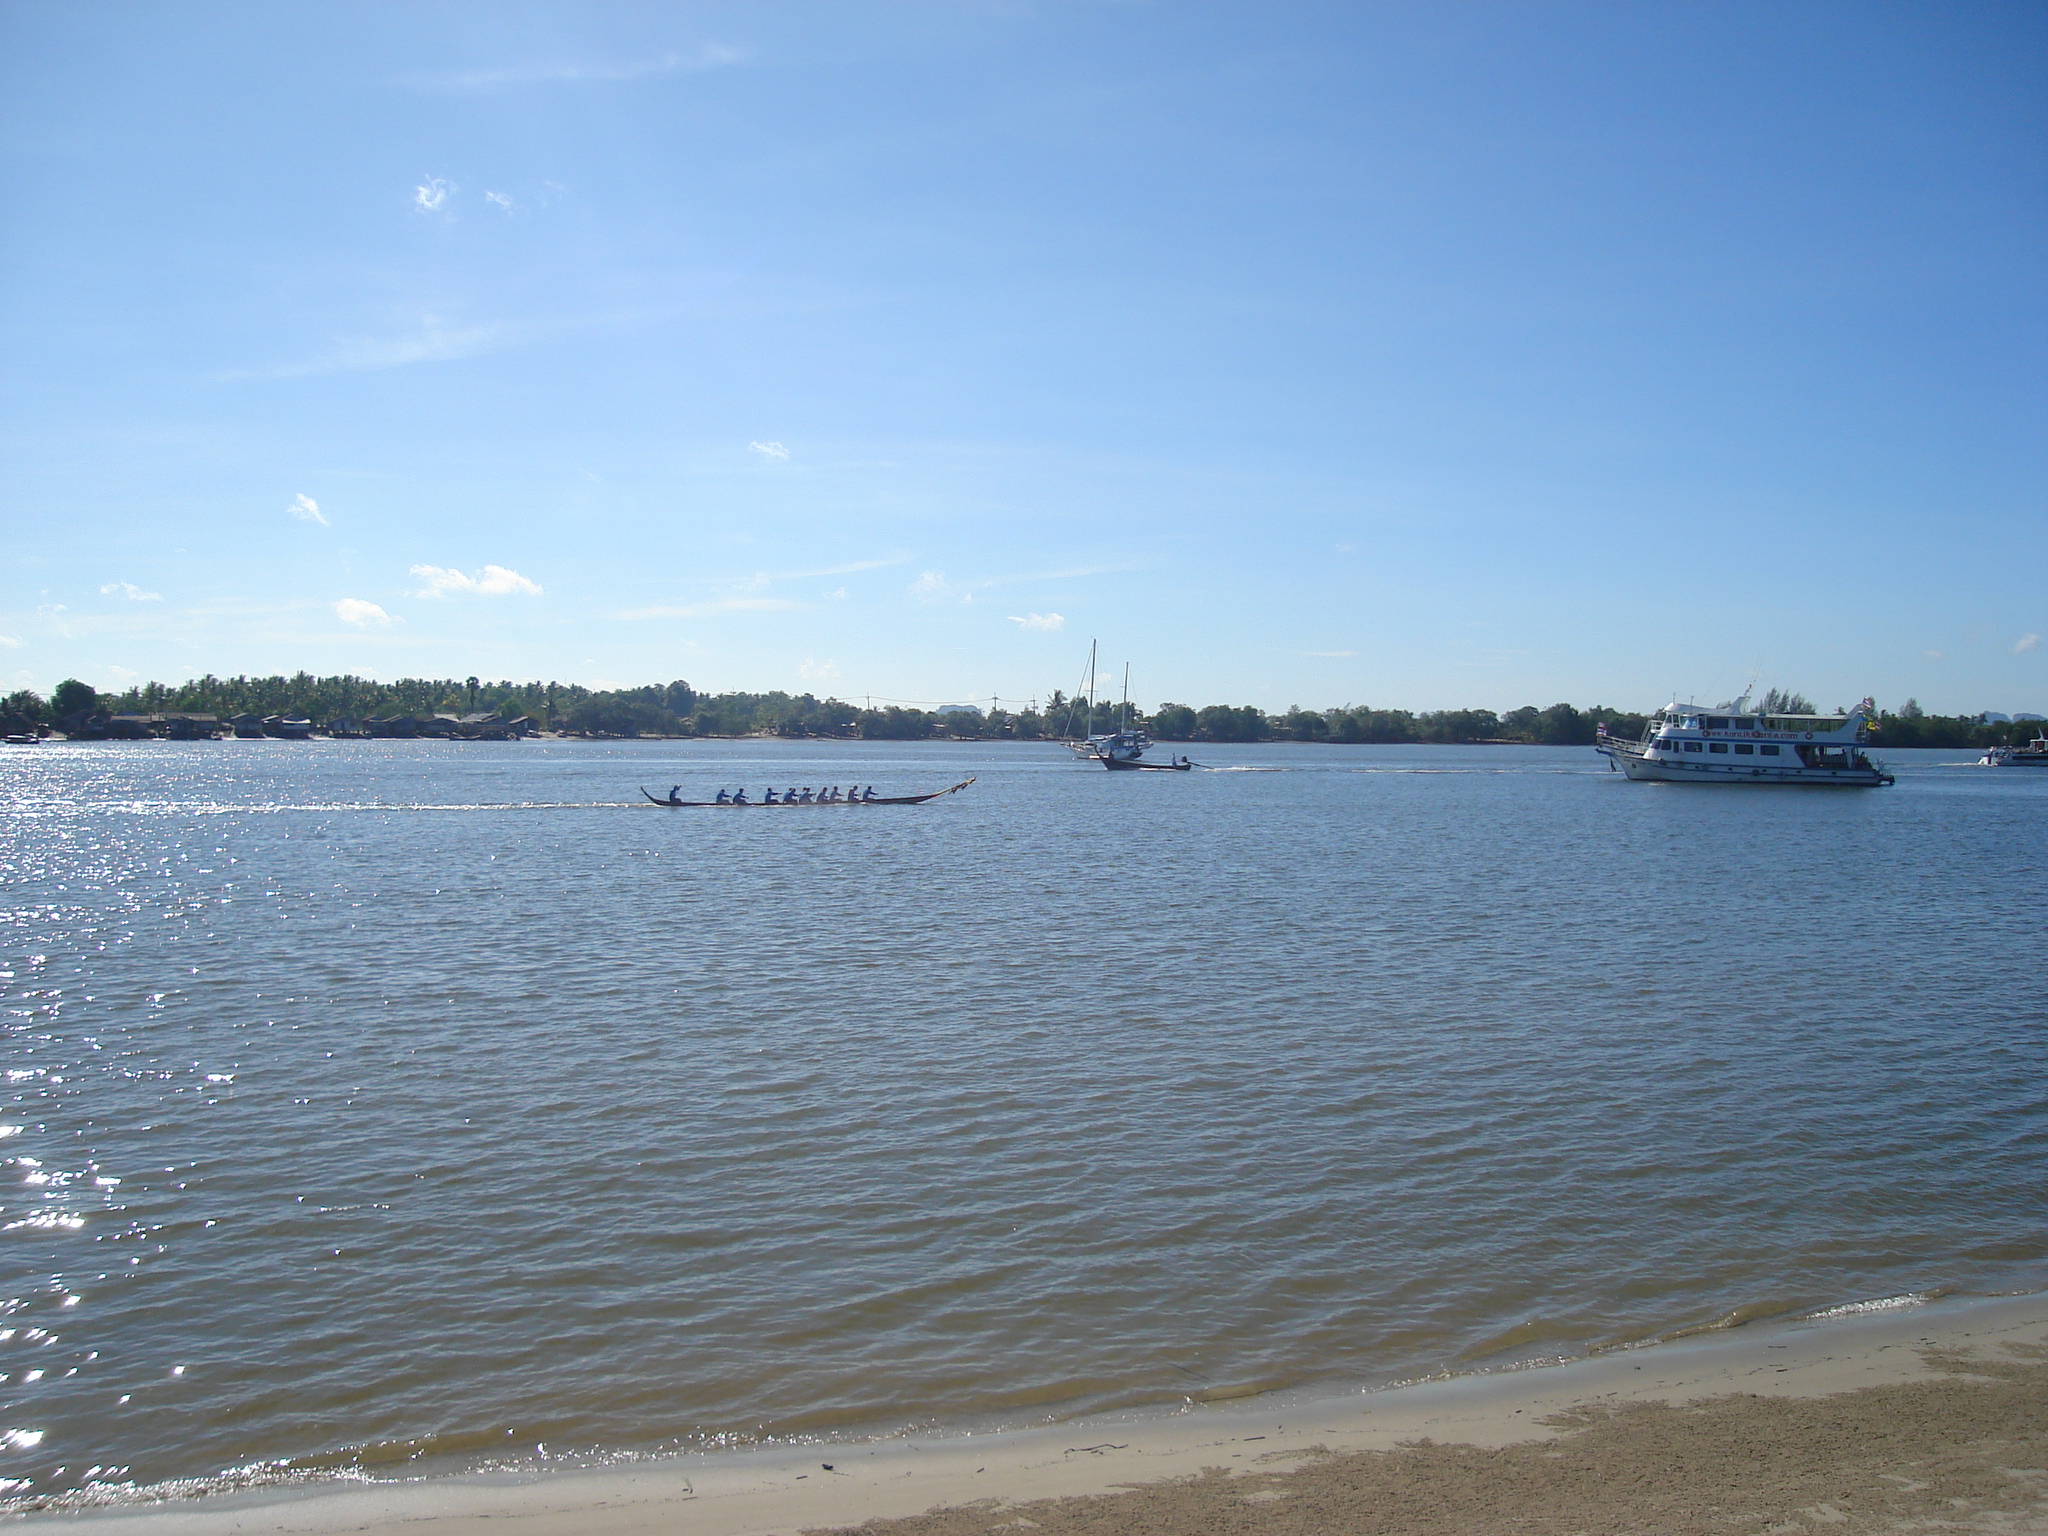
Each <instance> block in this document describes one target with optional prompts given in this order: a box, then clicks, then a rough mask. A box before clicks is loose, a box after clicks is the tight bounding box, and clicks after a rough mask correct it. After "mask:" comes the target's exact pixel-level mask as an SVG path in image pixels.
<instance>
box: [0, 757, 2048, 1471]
mask: <svg viewBox="0 0 2048 1536" xmlns="http://www.w3.org/2000/svg"><path fill="white" fill-rule="evenodd" d="M1196 755H1197V756H1198V757H1199V758H1200V759H1201V760H1203V761H1204V762H1207V763H1210V764H1213V765H1216V767H1217V768H1218V769H1220V770H1221V771H1205V772H1196V773H1190V774H1185V775H1182V774H1114V775H1112V774H1104V773H1102V772H1100V771H1099V770H1097V769H1093V768H1088V767H1084V766H1081V765H1079V764H1076V763H1073V762H1071V761H1070V760H1068V759H1067V758H1066V756H1065V754H1063V753H1061V752H1059V751H1058V750H1057V749H1056V748H1053V747H1031V746H1003V747H988V748H976V747H961V746H885V745H880V744H875V745H845V744H835V745H829V746H828V745H803V744H781V743H757V742H744V743H738V742H735V743H701V744H697V743H667V744H658V743H648V744H631V745H616V746H601V745H594V744H585V743H574V742H560V743H542V744H534V743H528V744H520V745H503V746H481V745H449V744H442V743H424V742H423V743H396V742H386V743H359V744H343V743H328V742H316V743H309V744H302V745H301V744H286V743H277V742H256V743H219V744H192V745H189V746H177V745H170V744H155V745H109V746H69V747H67V746H46V747H39V748H34V749H15V750H13V751H10V752H8V753H7V754H6V756H5V758H4V761H0V775H4V777H0V786H4V802H5V805H6V816H5V834H4V835H5V841H4V845H0V863H4V868H5V871H6V875H7V887H6V890H7V896H6V905H5V931H4V938H0V971H4V972H5V973H6V974H5V975H4V976H0V988H4V999H5V1008H6V1014H5V1020H6V1027H7V1041H8V1063H7V1065H8V1069H9V1085H8V1093H9V1098H8V1107H7V1108H6V1109H4V1110H0V1121H4V1123H5V1124H6V1125H8V1126H9V1127H14V1128H15V1129H12V1130H11V1131H10V1133H9V1134H8V1135H7V1136H6V1137H5V1139H0V1156H5V1157H7V1158H9V1159H11V1161H10V1162H9V1163H8V1165H7V1178H6V1182H5V1183H4V1184H0V1189H4V1191H5V1194H4V1206H5V1208H4V1213H0V1226H4V1227H5V1234H4V1235H5V1239H6V1246H5V1250H4V1263H5V1266H6V1270H5V1280H4V1285H0V1303H4V1309H5V1316H4V1317H0V1372H4V1380H0V1402H4V1409H0V1431H7V1432H11V1433H10V1437H9V1441H8V1449H7V1451H6V1456H5V1466H4V1471H5V1474H6V1475H7V1476H9V1477H11V1478H13V1479H16V1480H17V1481H16V1482H15V1483H14V1485H13V1487H12V1489H11V1492H12V1493H13V1494H14V1495H15V1496H16V1497H17V1498H23V1499H31V1500H33V1499H38V1498H42V1497H45V1496H47V1495H50V1494H53V1493H60V1492H62V1491H63V1490H66V1489H76V1488H79V1487H81V1486H92V1487H102V1488H118V1487H120V1486H124V1485H129V1484H135V1485H152V1484H158V1483H162V1482H164V1481H166V1480H171V1479H184V1478H190V1479H199V1480H213V1483H211V1484H208V1485H217V1483H218V1481H219V1480H220V1479H222V1478H223V1477H224V1476H227V1477H229V1478H230V1480H232V1478H233V1477H248V1476H269V1475H280V1474H282V1475H294V1474H303V1473H305V1472H307V1471H322V1470H332V1469H342V1470H360V1469H363V1468H369V1469H372V1470H386V1471H396V1470H400V1469H407V1470H410V1471H413V1472H417V1471H420V1470H423V1469H425V1470H432V1469H437V1468H452V1467H455V1466H459V1465H469V1464H473V1463H474V1462H475V1461H477V1460H479V1459H483V1460H488V1459H492V1458H496V1457H523V1458H525V1459H527V1460H529V1461H530V1460H531V1459H532V1458H533V1456H534V1455H535V1451H536V1447H537V1446H544V1447H545V1454H547V1455H550V1456H554V1455H588V1454H606V1453H631V1452H647V1451H653V1450H659V1449H662V1448H665V1447H676V1446H701V1445H706V1444H712V1445H716V1444H734V1443H747V1442H751V1441H754V1440H757V1439H760V1438H764V1437H776V1436H790V1435H799V1434H807V1433H819V1432H822V1431H827V1430H833V1429H844V1428H848V1427H855V1428H863V1429H881V1430H886V1429H888V1428H890V1427H892V1426H908V1425H927V1424H930V1423H932V1422H934V1421H939V1422H946V1421H957V1420H962V1419H969V1418H972V1419H977V1420H982V1421H988V1420H995V1421H999V1422H1021V1421H1025V1420H1028V1419H1031V1418H1033V1417H1043V1416H1044V1415H1047V1414H1058V1413H1064V1412H1073V1411H1077V1410H1080V1409H1086V1408H1099V1407H1102V1406H1105V1405H1109V1404H1129V1403H1143V1402H1148V1401H1161V1402H1167V1401H1173V1400H1175V1399H1177V1398H1178V1397H1179V1396H1181V1395H1183V1394H1194V1395H1205V1394H1216V1393H1229V1392H1234V1391H1239V1390H1243V1389H1245V1388H1248V1387H1255V1386H1268V1385H1274V1386H1277V1385H1282V1384H1297V1383H1303V1382H1308V1381H1313V1380H1318V1379H1344V1380H1356V1381H1359V1382H1376V1381H1385V1380H1389V1379H1394V1378H1398V1377H1403V1376H1408V1375H1413V1374H1417V1373H1420V1372H1424V1371H1430V1370H1437V1369H1443V1368H1447V1367H1448V1368H1458V1367H1463V1366H1471V1365H1475V1364H1497V1363H1502V1362H1506V1361H1511V1360H1518V1359H1529V1358H1542V1357H1552V1356H1558V1355H1569V1354H1577V1353H1581V1352H1583V1351H1585V1350H1587V1349H1590V1348H1597V1347H1600V1346H1602V1345H1607V1344H1612V1343H1615V1342H1619V1341H1624V1340H1630V1339H1637V1338H1645V1337H1651V1336H1656V1335H1659V1334H1662V1333H1668V1332H1671V1331H1675V1330H1679V1329H1684V1328H1688V1327H1697V1326H1702V1325H1706V1324H1710V1323H1713V1322H1715V1321H1716V1320H1722V1319H1727V1318H1730V1317H1737V1318H1739V1317H1750V1316H1762V1315H1770V1314H1772V1313H1775V1312H1780V1311H1787V1310H1794V1309H1810V1308H1818V1307H1826V1306H1832V1305H1840V1304H1844V1303H1850V1302H1856V1301H1863V1300H1870V1299H1876V1298H1883V1297H1889V1296H1897V1295H1902V1294H1906V1293H1911V1292H1924V1291H1929V1290H1935V1289H1941V1288H1952V1289H1965V1290H1972V1289H1974V1290H1985V1289H1999V1288H2033V1287H2038V1286H2039V1285H2041V1284H2042V1283H2044V1276H2048V1219H2044V1212H2048V1087H2044V1084H2048V1071H2044V1046H2048V963H2044V962H2048V938H2044V932H2048V925H2044V924H2043V922H2042V919H2041V913H2040V905H2039V896H2038V893H2039V889H2040V881H2041V870H2042V868H2043V865H2044V855H2048V833H2044V828H2048V774H2035V775H2030V774H2029V773H2028V772H2027V771H2025V770H2012V769H2005V770H1996V769H1977V768H1971V767H1965V766H1961V765H1960V761H1961V759H1963V758H1964V757H1965V756H1967V754H1959V753H1948V754H1943V753H1918V754H1916V753H1891V754H1886V755H1887V757H1888V758H1889V760H1890V762H1891V765H1892V766H1893V767H1894V768H1895V769H1896V770H1898V771H1899V782H1898V785H1897V787H1896V788H1893V789H1888V790H1874V791H1818V790H1777V789H1754V788H1748V787H1738V788H1715V789H1703V788H1695V787H1686V786H1666V785H1644V784H1629V783H1627V782H1625V781H1624V780H1622V779H1621V777H1620V776H1619V775H1614V774H1609V773H1607V772H1605V771H1603V765H1602V764H1601V762H1600V761H1599V760H1598V759H1597V758H1595V757H1594V756H1593V755H1592V754H1591V753H1590V752H1586V751H1577V750H1568V749H1540V748H1530V749H1517V748H1471V749H1458V748H1333V747H1307V746H1301V747H1267V748H1202V749H1197V753H1196ZM969 774H974V775H977V776H978V777H977V782H976V783H975V784H974V785H973V786H972V787H971V788H969V789H968V790H966V791H965V792H963V793H962V794H960V795H958V796H954V797H951V798H948V799H945V800H942V801H939V802H936V803H934V804H932V805H928V806H921V807H905V808H895V809H889V810H879V809H877V810H868V809H863V810H858V811H847V810H837V811H830V810H804V809H798V810H794V811H790V812H775V813H768V812H748V813H739V814H733V813H722V812H704V811H698V812H687V811H685V812H673V811H665V810H660V809H656V808H654V807H651V806H647V805H645V804H644V803H638V794H637V791H636V787H635V786H637V785H639V784H646V785H648V786H649V787H651V788H654V789H656V790H657V791H661V790H665V789H666V788H667V786H668V785H669V784H671V783H674V782H676V781H677V780H681V781H682V783H683V786H684V792H685V794H686V795H688V794H694V793H699V792H702V793H705V794H708V793H709V792H710V791H712V790H715V789H716V788H718V787H719V786H720V785H721V784H723V785H726V786H734V785H738V784H741V783H745V784H746V785H748V786H749V787H750V788H751V789H752V790H753V791H754V793H755V794H756V795H758V794H759V791H760V788H761V786H762V785H763V784H764V783H774V784H776V785H778V786H780V785H784V784H789V783H795V784H799V785H801V784H806V783H820V784H822V783H831V782H837V783H846V782H851V781H856V780H857V781H859V782H861V783H869V782H873V783H875V784H877V785H878V786H880V789H881V792H883V793H889V792H891V791H898V792H900V791H906V790H913V789H934V788H939V787H942V786H944V785H946V784H950V783H953V782H955V781H957V780H959V779H962V778H965V777H967V776H968V775H969ZM233 1469H242V1470H241V1471H239V1472H235V1471H234V1470H233Z"/></svg>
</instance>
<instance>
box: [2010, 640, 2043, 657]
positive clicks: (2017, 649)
mask: <svg viewBox="0 0 2048 1536" xmlns="http://www.w3.org/2000/svg"><path fill="white" fill-rule="evenodd" d="M2040 643H2041V637H2040V636H2039V635H2021V636H2020V637H2019V639H2017V640H2015V641H2013V643H2012V653H2013V655H2015V656H2024V655H2025V654H2026V653H2027V652H2028V651H2031V650H2032V649H2033V648H2034V647H2035V646H2037V645H2039V644H2040Z"/></svg>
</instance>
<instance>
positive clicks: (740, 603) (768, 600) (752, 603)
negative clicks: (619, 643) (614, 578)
mask: <svg viewBox="0 0 2048 1536" xmlns="http://www.w3.org/2000/svg"><path fill="white" fill-rule="evenodd" d="M803 606H804V605H803V604H802V603H796V602H791V601H790V600H789V599H788V598H786V597H722V598H720V599H718V601H716V602H712V603H684V604H682V605H681V606H679V607H667V606H663V607H655V608H629V609H627V610H626V612H624V613H622V614H620V615H619V617H620V618H622V619H701V618H704V617H706V616H707V615H709V614H714V613H783V612H786V611H788V610H789V609H791V608H801V607H803Z"/></svg>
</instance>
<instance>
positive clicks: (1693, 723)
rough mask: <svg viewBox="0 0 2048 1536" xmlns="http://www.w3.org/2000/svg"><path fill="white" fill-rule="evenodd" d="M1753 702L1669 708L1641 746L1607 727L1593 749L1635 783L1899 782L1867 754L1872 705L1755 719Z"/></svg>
mask: <svg viewBox="0 0 2048 1536" xmlns="http://www.w3.org/2000/svg"><path fill="white" fill-rule="evenodd" d="M1747 703H1748V696H1747V695H1744V696H1743V697H1742V698H1740V699H1737V700H1736V701H1735V702H1734V703H1733V704H1722V705H1718V706H1716V707H1715V708H1713V709H1706V708H1703V707H1702V706H1700V705H1698V704H1675V703H1674V704H1667V705H1665V706H1664V708H1662V709H1660V710H1659V711H1657V713H1656V714H1654V715H1652V716H1651V717H1650V719H1649V723H1648V724H1647V725H1646V726H1645V727H1644V729H1643V736H1642V740H1640V741H1629V740H1628V739H1626V738H1625V737H1621V736H1615V735H1612V734H1610V733H1609V732H1608V729H1607V727H1606V725H1605V724H1604V723H1603V724H1601V725H1600V726H1599V727H1598V728H1597V729H1596V730H1595V731H1594V735H1593V750H1594V751H1596V752H1598V753H1600V754H1601V755H1602V756H1604V757H1605V758H1606V759H1607V761H1608V764H1609V766H1610V767H1617V768H1619V769H1621V771H1622V772H1623V773H1625V774H1627V775H1628V776H1629V777H1630V778H1631V779H1647V780H1651V781H1653V782H1657V783H1663V784H1821V785H1840V786H1844V787H1859V788H1866V789H1869V788H1875V787H1877V786H1878V785H1881V784H1890V783H1891V782H1893V780H1892V776H1891V775H1890V774H1889V773H1887V772H1885V769H1884V764H1882V763H1874V762H1872V761H1871V760H1870V759H1869V758H1868V757H1867V756H1865V755H1864V751H1863V746H1864V743H1865V742H1866V741H1867V740H1868V739H1869V724H1870V719H1871V716H1873V715H1874V714H1876V713H1877V706H1876V705H1875V704H1873V703H1872V702H1871V701H1870V700H1869V699H1865V700H1864V701H1863V702H1862V703H1861V704H1858V705H1857V706H1856V707H1855V708H1854V709H1852V710H1850V711H1849V713H1848V714H1846V715H1754V714H1749V713H1747V712H1746V706H1747Z"/></svg>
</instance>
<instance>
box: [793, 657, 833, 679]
mask: <svg viewBox="0 0 2048 1536" xmlns="http://www.w3.org/2000/svg"><path fill="white" fill-rule="evenodd" d="M796 675H797V676H798V677H803V678H809V679H810V680H812V681H813V682H820V683H829V682H831V681H832V680H833V679H834V678H836V677H838V676H839V663H838V662H836V661H812V660H811V659H810V658H809V657H805V658H804V662H803V664H802V665H801V666H799V667H798V668H797V669H796Z"/></svg>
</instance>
